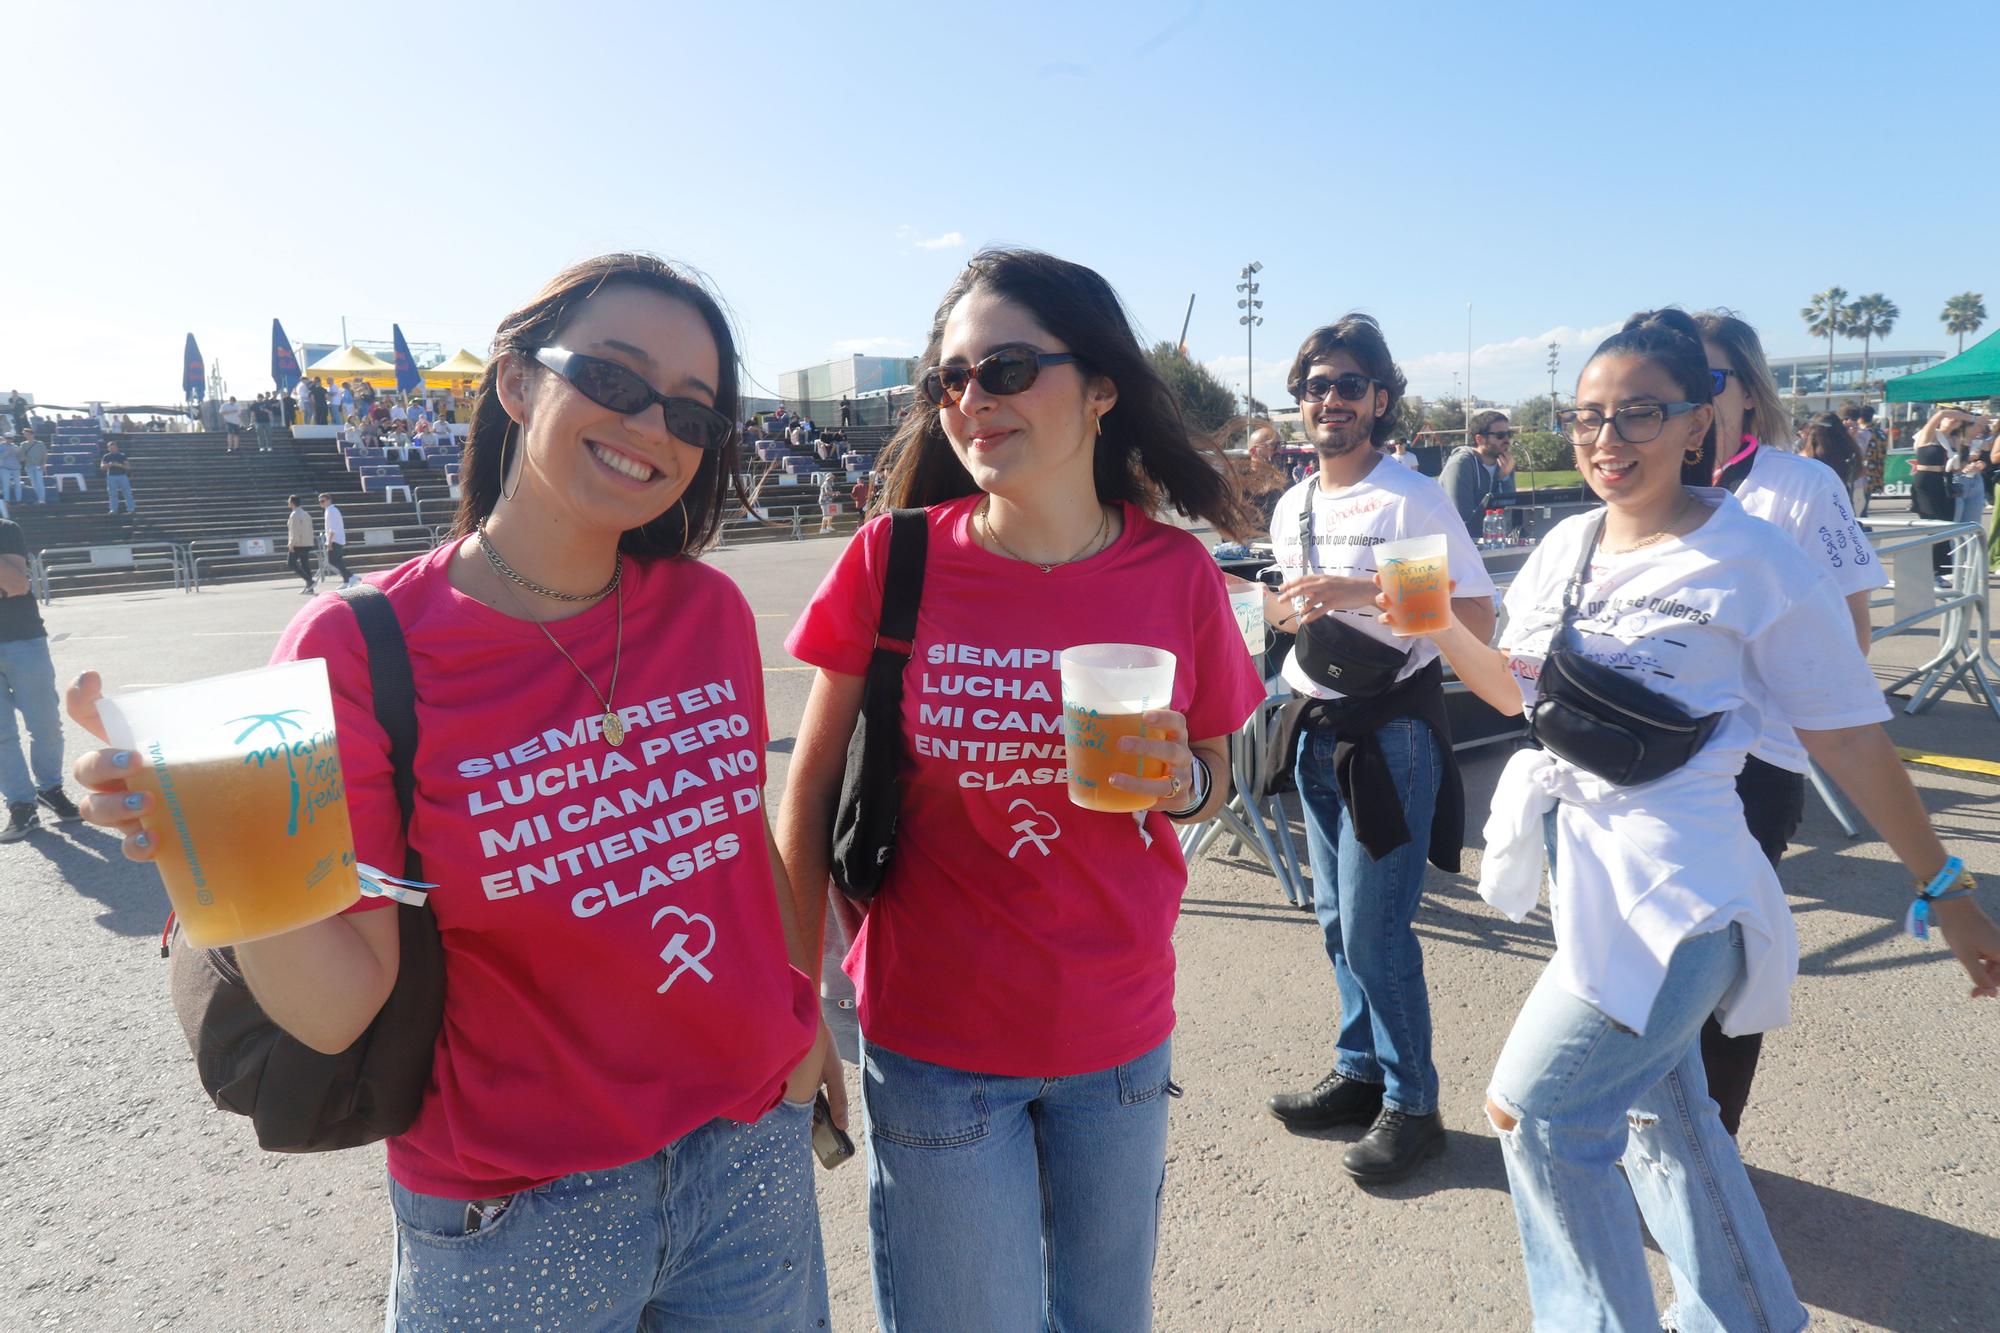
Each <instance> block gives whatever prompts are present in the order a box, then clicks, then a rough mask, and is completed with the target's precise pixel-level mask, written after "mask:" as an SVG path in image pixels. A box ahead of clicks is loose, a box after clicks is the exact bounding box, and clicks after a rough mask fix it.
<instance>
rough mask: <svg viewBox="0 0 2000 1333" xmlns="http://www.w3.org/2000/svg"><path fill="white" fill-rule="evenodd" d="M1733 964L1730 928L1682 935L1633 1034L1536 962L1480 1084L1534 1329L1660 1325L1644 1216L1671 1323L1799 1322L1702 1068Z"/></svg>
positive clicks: (1731, 1331) (1693, 1327)
mask: <svg viewBox="0 0 2000 1333" xmlns="http://www.w3.org/2000/svg"><path fill="white" fill-rule="evenodd" d="M1742 972H1743V935H1742V930H1741V928H1740V927H1738V926H1734V925H1732V926H1729V927H1727V928H1726V929H1723V930H1718V931H1713V932H1710V933H1708V934H1705V935H1696V936H1692V937H1691V938H1689V939H1686V940H1683V941H1682V942H1681V945H1680V947H1679V948H1678V949H1676V950H1675V951H1674V956H1673V958H1672V960H1671V961H1670V962H1669V963H1668V965H1667V975H1666V979H1665V981H1664V982H1663V983H1662V984H1661V987H1660V993H1659V996H1658V997H1657V998H1656V999H1655V1000H1654V1001H1653V1010H1652V1013H1651V1014H1650V1015H1649V1016H1648V1018H1647V1020H1646V1031H1645V1034H1644V1035H1643V1036H1642V1035H1640V1034H1637V1033H1634V1032H1631V1031H1629V1030H1626V1029H1623V1028H1620V1027H1618V1026H1616V1025H1615V1024H1613V1023H1612V1022H1611V1021H1610V1020H1609V1019H1607V1018H1605V1017H1604V1015H1603V1014H1601V1013H1599V1012H1598V1011H1597V1010H1596V1009H1595V1008H1593V1007H1591V1006H1590V1005H1589V1004H1587V1003H1585V1002H1584V1001H1583V1000H1580V999H1578V998H1577V997H1576V996H1574V995H1571V994H1570V993H1569V992H1568V991H1566V990H1564V989H1562V988H1561V987H1560V986H1558V985H1557V984H1556V983H1555V981H1554V979H1553V975H1552V974H1551V973H1550V972H1546V971H1545V972H1544V973H1543V974H1542V977H1541V980H1540V981H1538V982H1537V983H1536V984H1535V989H1534V991H1533V992H1532V993H1531V994H1530V995H1529V996H1528V1001H1527V1003H1526V1004H1525V1005H1523V1006H1522V1007H1521V1013H1520V1016H1519V1017H1518V1018H1516V1019H1515V1020H1514V1029H1513V1031H1512V1033H1510V1034H1509V1036H1508V1038H1507V1044H1506V1046H1505V1047H1504V1048H1503V1049H1502V1050H1501V1052H1500V1060H1499V1064H1498V1065H1497V1066H1496V1067H1495V1069H1494V1071H1493V1081H1492V1083H1491V1085H1490V1087H1489V1090H1488V1093H1487V1095H1488V1097H1489V1098H1490V1099H1491V1101H1492V1102H1493V1104H1494V1105H1495V1106H1497V1107H1499V1108H1500V1109H1501V1110H1503V1111H1505V1112H1506V1113H1507V1114H1508V1115H1509V1116H1511V1117H1513V1118H1515V1119H1517V1120H1518V1122H1519V1123H1518V1124H1517V1125H1516V1126H1515V1127H1514V1128H1513V1129H1509V1130H1503V1131H1502V1132H1501V1134H1500V1145H1501V1151H1502V1154H1503V1156H1504V1157H1505V1158H1506V1162H1507V1182H1508V1185H1509V1187H1510V1188H1511V1190H1512V1193H1513V1200H1514V1220H1515V1223H1516V1224H1517V1226H1518V1227H1519V1228H1520V1232H1521V1250H1522V1256H1523V1259H1524V1261H1525V1263H1526V1267H1527V1276H1528V1298H1529V1301H1530V1303H1531V1304H1532V1305H1533V1307H1534V1312H1535V1327H1536V1328H1542V1329H1561V1330H1564V1333H1568V1331H1569V1330H1575V1329H1619V1330H1631V1331H1633V1333H1638V1331H1639V1330H1645V1331H1646V1333H1651V1330H1654V1329H1656V1328H1658V1327H1659V1318H1658V1315H1657V1312H1656V1310H1655V1307H1654V1303H1653V1283H1652V1278H1651V1276H1650V1275H1649V1274H1648V1273H1647V1271H1646V1251H1645V1246H1644V1241H1643V1240H1642V1239H1641V1235H1640V1230H1639V1219H1640V1216H1641V1215H1642V1214H1643V1215H1644V1217H1645V1222H1646V1227H1647V1229H1648V1230H1649V1231H1651V1232H1652V1234H1653V1238H1654V1240H1656V1241H1657V1242H1659V1246H1660V1250H1661V1252H1662V1253H1664V1254H1665V1255H1666V1257H1667V1263H1668V1267H1669V1270H1670V1271H1671V1273H1672V1277H1673V1284H1674V1297H1675V1302H1674V1308H1673V1311H1672V1314H1671V1316H1670V1320H1669V1322H1670V1325H1671V1327H1673V1328H1676V1329H1679V1330H1681V1331H1682V1333H1709V1330H1727V1331H1728V1333H1742V1331H1745V1330H1757V1331H1758V1333H1764V1331H1766V1330H1769V1331H1771V1333H1793V1330H1796V1329H1800V1328H1803V1327H1804V1326H1805V1324H1806V1312H1805V1308H1804V1307H1803V1306H1801V1305H1800V1304H1799V1301H1798V1298H1797V1297H1796V1296H1795V1295H1793V1293H1792V1280H1791V1276H1790V1275H1789V1274H1788V1273H1787V1272H1786V1271H1785V1264H1784V1260H1782V1259H1781V1258H1779V1256H1778V1247H1777V1243H1776V1242H1775V1241H1773V1240H1772V1239H1771V1229H1770V1226H1769V1224H1767V1223H1766V1222H1765V1220H1764V1210H1763V1207H1762V1205H1760V1204H1759V1203H1758V1202H1757V1195H1756V1193H1755V1192H1754V1191H1753V1190H1752V1189H1751V1186H1750V1177H1749V1175H1748V1174H1747V1173H1746V1172H1745V1171H1744V1169H1743V1159H1742V1158H1740V1157H1739V1156H1737V1153H1736V1142H1735V1140H1734V1139H1732V1138H1730V1137H1729V1135H1728V1133H1727V1132H1726V1131H1725V1130H1724V1129H1723V1128H1722V1122H1721V1120H1720V1118H1719V1117H1718V1116H1717V1113H1716V1106H1715V1102H1714V1101H1713V1100H1711V1099H1710V1097H1709V1095H1708V1082H1707V1079H1706V1076H1705V1075H1704V1074H1703V1073H1702V1064H1701V1046H1700V1042H1699V1041H1698V1040H1697V1038H1698V1037H1699V1035H1700V1032H1701V1026H1702V1023H1703V1022H1704V1021H1706V1020H1707V1018H1708V1016H1709V1015H1710V1014H1712V1013H1714V1012H1715V1007H1716V1005H1717V1004H1718V1003H1719V1002H1720V1001H1721V999H1722V997H1723V996H1724V995H1725V994H1727V993H1728V991H1729V988H1730V987H1731V986H1732V985H1734V984H1735V983H1736V981H1737V979H1738V978H1739V977H1740V976H1741V975H1742ZM1621 1161H1622V1162H1623V1164H1624V1168H1625V1170H1624V1174H1623V1175H1622V1176H1621V1175H1620V1173H1619V1170H1618V1166H1619V1163H1620V1162H1621ZM1635 1200H1636V1201H1637V1205H1638V1206H1637V1207H1636V1208H1635V1207H1634V1206H1633V1204H1634V1201H1635Z"/></svg>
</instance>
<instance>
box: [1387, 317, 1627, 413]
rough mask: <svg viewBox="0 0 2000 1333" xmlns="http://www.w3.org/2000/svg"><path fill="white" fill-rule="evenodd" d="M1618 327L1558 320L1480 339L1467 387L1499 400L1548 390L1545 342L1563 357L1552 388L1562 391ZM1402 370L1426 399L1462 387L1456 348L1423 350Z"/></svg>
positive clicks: (1462, 370) (1459, 355)
mask: <svg viewBox="0 0 2000 1333" xmlns="http://www.w3.org/2000/svg"><path fill="white" fill-rule="evenodd" d="M1617 330H1618V325H1616V324H1600V325H1597V326H1596V327H1594V328H1588V329H1577V328H1571V327H1570V326H1569V325H1567V324H1559V325H1557V326H1556V327H1555V328H1552V329H1548V330H1545V331H1543V332H1541V333H1535V334H1524V335H1522V336H1521V337H1518V338H1509V339H1507V340H1506V341H1505V342H1492V343H1482V344H1481V345H1479V346H1477V347H1474V348H1473V349H1472V391H1473V393H1474V394H1475V395H1476V396H1478V397H1480V398H1485V399H1490V400H1493V401H1495V402H1502V403H1514V402H1519V401H1521V400H1522V399H1524V398H1531V397H1533V396H1534V395H1536V394H1538V393H1547V392H1548V391H1549V369H1548V357H1549V344H1550V343H1556V344H1558V345H1559V346H1560V349H1561V356H1562V360H1561V364H1560V367H1559V368H1558V370H1557V371H1556V387H1557V388H1558V389H1564V390H1567V389H1568V388H1569V386H1570V385H1573V384H1574V383H1575V382H1576V373H1577V371H1578V370H1580V369H1581V368H1582V366H1583V359H1584V358H1585V357H1586V356H1588V355H1590V353H1591V352H1592V351H1593V350H1595V348H1596V347H1597V344H1598V343H1600V342H1602V341H1603V340H1604V339H1606V338H1608V337H1610V336H1611V334H1613V333H1615V332H1616V331H1617ZM1403 373H1404V374H1405V375H1407V376H1408V377H1409V381H1410V392H1411V393H1413V394H1418V395H1421V396H1422V397H1425V398H1440V397H1450V396H1451V394H1452V392H1453V390H1454V388H1462V387H1463V380H1464V376H1465V352H1464V350H1463V349H1460V350H1458V351H1451V352H1430V353H1426V354H1425V355H1423V356H1419V357H1415V358H1413V359H1411V360H1408V361H1405V362H1403ZM1454 375H1455V376H1457V378H1456V379H1454V378H1453V377H1454Z"/></svg>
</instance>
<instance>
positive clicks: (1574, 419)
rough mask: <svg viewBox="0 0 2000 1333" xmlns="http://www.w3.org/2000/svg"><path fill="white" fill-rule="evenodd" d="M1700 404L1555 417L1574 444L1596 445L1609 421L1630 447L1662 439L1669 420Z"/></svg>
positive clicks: (1577, 411) (1566, 412) (1578, 411)
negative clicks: (1608, 413)
mask: <svg viewBox="0 0 2000 1333" xmlns="http://www.w3.org/2000/svg"><path fill="white" fill-rule="evenodd" d="M1700 406H1702V404H1700V403H1634V404H1632V405H1631V406H1630V407H1621V408H1619V409H1618V410H1617V411H1615V412H1613V413H1612V414H1611V415H1610V416H1608V417H1607V416H1605V414H1604V413H1602V412H1597V411H1592V410H1590V409H1589V408H1576V407H1568V408H1564V409H1563V410H1562V411H1560V412H1558V413H1556V420H1557V421H1558V422H1560V423H1561V424H1562V428H1563V434H1565V435H1567V436H1569V438H1570V440H1571V442H1573V443H1575V444H1595V443H1597V437H1598V436H1599V435H1601V434H1603V432H1604V423H1605V422H1606V421H1609V422H1610V423H1611V427H1612V429H1613V430H1614V431H1616V432H1617V434H1618V438H1619V439H1621V440H1623V441H1625V443H1627V444H1648V443H1651V442H1652V441H1654V440H1657V439H1659V438H1660V432H1661V431H1662V430H1665V429H1666V425H1667V418H1668V417H1677V416H1680V415H1682V414H1683V413H1686V412H1692V411H1694V410H1695V409H1696V408H1697V407H1700Z"/></svg>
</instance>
